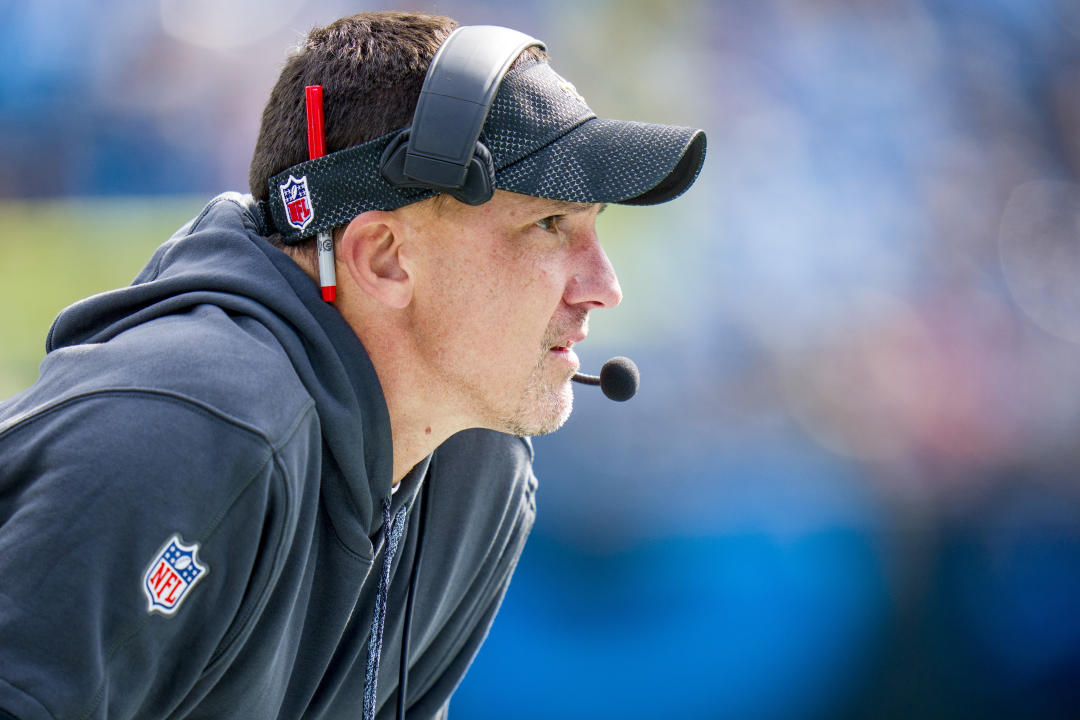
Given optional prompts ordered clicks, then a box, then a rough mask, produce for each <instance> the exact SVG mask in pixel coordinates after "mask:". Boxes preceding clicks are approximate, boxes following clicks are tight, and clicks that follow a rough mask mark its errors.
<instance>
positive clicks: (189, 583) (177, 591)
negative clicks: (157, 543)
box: [143, 535, 209, 615]
mask: <svg viewBox="0 0 1080 720" xmlns="http://www.w3.org/2000/svg"><path fill="white" fill-rule="evenodd" d="M198 552H199V546H198V544H195V545H185V544H184V543H183V542H182V541H181V540H180V536H179V535H173V536H172V537H171V538H169V541H168V542H167V543H165V547H163V548H161V551H160V552H158V554H157V557H155V558H154V560H153V562H151V563H150V567H149V568H147V570H146V575H144V576H143V592H144V593H145V594H146V599H147V601H148V602H149V603H150V606H149V607H148V608H147V612H159V613H162V614H164V615H172V614H173V613H175V612H176V611H177V610H178V609H179V608H180V603H181V602H183V600H184V598H185V597H187V595H188V593H189V592H190V591H191V588H193V587H195V583H197V582H199V579H200V578H201V577H202V576H203V575H205V574H206V572H207V570H208V569H209V568H207V567H206V566H205V565H203V564H202V563H200V562H199V558H198Z"/></svg>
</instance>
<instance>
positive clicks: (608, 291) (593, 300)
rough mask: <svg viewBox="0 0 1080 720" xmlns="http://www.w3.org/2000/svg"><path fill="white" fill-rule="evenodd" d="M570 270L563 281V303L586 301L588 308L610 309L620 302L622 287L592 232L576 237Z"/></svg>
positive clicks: (575, 303) (572, 303) (574, 303)
mask: <svg viewBox="0 0 1080 720" xmlns="http://www.w3.org/2000/svg"><path fill="white" fill-rule="evenodd" d="M573 267H574V272H573V274H572V275H571V277H570V280H569V282H568V283H567V284H566V292H565V293H564V294H563V299H564V300H565V301H566V304H567V305H581V304H587V305H588V306H589V309H590V310H592V309H597V308H612V307H615V306H616V305H618V304H619V303H620V302H622V288H620V287H619V278H618V277H616V276H615V268H613V267H612V266H611V261H610V260H608V256H607V253H605V252H604V248H603V247H602V246H601V245H600V239H599V238H598V237H597V235H596V232H595V231H591V232H589V233H588V235H587V236H586V237H584V238H582V239H581V240H580V242H579V243H578V247H577V249H576V251H575V253H574V262H573Z"/></svg>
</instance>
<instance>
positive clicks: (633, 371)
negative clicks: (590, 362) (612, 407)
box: [571, 357, 641, 402]
mask: <svg viewBox="0 0 1080 720" xmlns="http://www.w3.org/2000/svg"><path fill="white" fill-rule="evenodd" d="M571 379H572V380H573V381H574V382H579V383H581V384H582V385H599V386H600V390H601V391H603V393H604V394H605V395H607V396H608V397H609V398H610V399H612V400H615V401H617V402H625V401H626V400H629V399H630V398H632V397H634V394H635V393H637V389H638V385H639V384H640V382H641V375H640V374H639V373H638V369H637V365H635V364H634V361H633V360H631V359H630V358H627V357H613V358H611V359H610V360H608V361H607V362H606V363H604V366H603V367H602V368H600V375H599V376H596V375H586V374H585V373H575V374H574V377H573V378H571Z"/></svg>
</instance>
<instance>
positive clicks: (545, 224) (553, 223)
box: [536, 215, 560, 233]
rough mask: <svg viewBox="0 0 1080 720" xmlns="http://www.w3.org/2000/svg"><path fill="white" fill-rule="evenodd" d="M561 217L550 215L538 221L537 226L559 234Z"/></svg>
mask: <svg viewBox="0 0 1080 720" xmlns="http://www.w3.org/2000/svg"><path fill="white" fill-rule="evenodd" d="M559 217H560V216H559V215H549V216H548V217H546V218H544V219H543V220H537V221H536V226H537V227H539V228H541V229H543V230H546V231H547V232H551V233H553V232H559Z"/></svg>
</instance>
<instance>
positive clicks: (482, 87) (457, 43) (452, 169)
mask: <svg viewBox="0 0 1080 720" xmlns="http://www.w3.org/2000/svg"><path fill="white" fill-rule="evenodd" d="M534 45H535V46H538V47H540V48H544V44H543V43H542V42H540V41H539V40H537V39H536V38H533V37H530V36H528V35H526V34H525V33H521V32H518V31H517V30H511V29H510V28H504V27H496V26H493V25H467V26H464V27H459V28H458V29H457V30H455V31H454V32H452V33H451V34H450V36H449V37H448V38H446V41H445V42H444V43H443V44H442V45H441V46H440V47H439V50H438V52H437V53H435V57H434V58H433V59H432V61H431V65H430V66H429V67H428V71H427V75H426V76H425V77H424V86H423V88H422V89H421V90H420V99H419V100H418V101H417V103H416V111H415V112H414V113H413V120H412V125H410V126H409V127H407V128H405V129H403V130H401V131H400V132H399V133H398V134H397V135H396V136H395V137H394V138H393V139H392V140H391V141H390V144H389V145H387V147H386V150H385V151H384V152H383V155H382V159H381V160H380V162H379V172H380V174H381V175H382V176H383V178H385V179H386V181H387V182H389V183H390V184H391V185H394V186H395V187H400V188H425V189H428V190H434V191H435V192H439V193H447V194H449V195H452V196H453V197H455V198H457V199H458V200H460V201H461V202H463V203H466V204H468V205H480V204H482V203H485V202H487V201H488V200H490V199H491V196H492V194H493V193H494V191H495V165H494V162H493V161H492V158H491V151H490V150H488V148H487V146H485V145H484V143H483V142H481V141H480V131H481V130H482V129H483V127H484V123H485V122H486V121H487V116H488V112H489V111H490V110H491V104H492V103H493V102H494V101H495V95H496V93H497V92H498V90H499V84H500V83H501V82H502V79H503V77H504V76H505V75H506V72H507V70H509V69H510V66H511V65H512V64H513V62H514V60H516V59H517V57H518V55H520V54H521V52H522V51H523V50H525V49H526V48H529V47H532V46H534Z"/></svg>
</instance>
